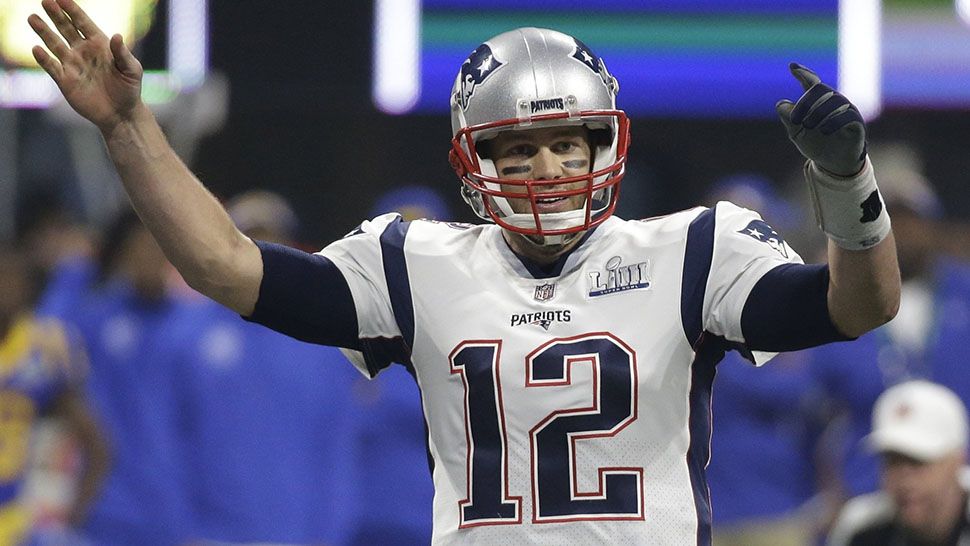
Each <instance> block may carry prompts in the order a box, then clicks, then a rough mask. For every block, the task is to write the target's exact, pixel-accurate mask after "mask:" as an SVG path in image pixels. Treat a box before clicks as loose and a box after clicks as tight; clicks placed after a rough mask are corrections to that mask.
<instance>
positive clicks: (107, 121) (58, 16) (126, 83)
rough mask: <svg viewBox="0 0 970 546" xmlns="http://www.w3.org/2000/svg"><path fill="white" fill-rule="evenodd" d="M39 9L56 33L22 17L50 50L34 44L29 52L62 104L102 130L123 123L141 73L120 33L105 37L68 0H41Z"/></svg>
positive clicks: (132, 107)
mask: <svg viewBox="0 0 970 546" xmlns="http://www.w3.org/2000/svg"><path fill="white" fill-rule="evenodd" d="M41 5H42V6H43V7H44V11H46V12H47V15H49V16H50V18H51V21H53V22H54V26H55V27H57V33H55V32H54V31H53V30H51V28H50V27H49V26H47V23H46V22H44V20H43V19H41V18H40V17H38V16H37V15H36V14H35V15H31V16H30V17H28V18H27V22H28V23H29V24H30V27H31V28H32V29H34V32H36V33H37V35H38V36H40V39H41V40H43V41H44V44H45V45H46V46H47V49H48V50H50V53H48V52H47V50H45V49H44V48H43V47H40V46H34V48H33V50H32V53H33V55H34V59H36V60H37V63H38V64H40V66H41V67H42V68H43V69H44V71H46V72H47V73H48V74H49V75H50V77H51V78H52V79H53V80H54V82H55V83H57V87H58V88H59V89H60V90H61V93H62V94H63V95H64V98H65V99H67V102H68V104H70V105H71V107H72V108H74V110H76V111H77V113H79V114H81V115H82V116H84V117H85V118H87V119H88V120H90V121H91V122H93V123H94V124H95V125H97V126H98V127H99V128H100V129H101V130H102V131H109V130H110V129H112V128H113V127H115V126H116V125H117V124H119V123H121V122H122V121H125V120H127V119H129V118H130V117H131V115H132V113H133V112H134V110H135V107H136V106H138V105H139V104H140V102H141V79H142V74H143V70H142V67H141V63H140V62H138V59H136V58H135V56H134V55H132V53H131V51H130V50H129V49H128V47H127V46H125V44H124V41H123V40H122V38H121V35H120V34H115V35H114V36H112V37H111V38H110V39H109V38H108V37H107V36H105V34H104V33H103V32H101V29H99V28H98V26H97V25H95V24H94V22H93V21H91V19H90V18H89V17H88V15H87V14H86V13H84V10H82V9H81V8H80V6H78V5H77V3H75V2H74V0H43V1H42V2H41ZM58 34H59V35H58ZM51 53H53V56H51Z"/></svg>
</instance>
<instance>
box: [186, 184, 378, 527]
mask: <svg viewBox="0 0 970 546" xmlns="http://www.w3.org/2000/svg"><path fill="white" fill-rule="evenodd" d="M227 209H228V211H229V214H230V215H231V216H232V218H233V220H234V221H235V222H236V225H237V226H239V228H240V229H241V230H242V231H243V232H244V233H246V234H247V235H248V236H250V237H252V238H255V239H261V240H265V241H272V242H276V243H283V244H292V242H293V238H294V235H295V233H296V229H297V219H296V216H295V214H294V213H293V211H292V209H291V208H290V206H289V205H288V204H287V203H286V201H284V200H283V199H282V198H281V197H280V196H278V195H276V194H274V193H270V192H265V191H256V192H248V193H245V194H243V195H240V196H238V197H236V198H234V199H232V200H230V201H229V202H228V203H227ZM175 322H176V323H177V324H176V325H175V326H173V328H175V329H176V330H177V331H178V332H179V333H178V334H176V335H175V336H174V337H175V338H176V339H177V340H178V341H177V344H176V345H173V346H172V347H170V348H169V349H168V350H170V351H172V352H173V353H174V355H175V361H176V364H175V366H174V368H173V370H174V373H175V376H176V382H177V384H178V396H179V400H180V402H179V404H178V405H179V409H180V417H179V420H180V425H179V426H180V429H181V431H182V436H183V438H182V444H183V445H184V446H185V454H186V458H185V464H186V468H187V469H188V488H189V499H190V500H189V502H190V509H191V511H192V513H193V514H194V519H195V527H194V529H193V532H192V534H193V537H194V538H195V539H197V540H201V541H213V542H217V543H219V544H226V543H230V542H231V543H237V542H238V543H242V542H247V543H250V542H272V543H287V544H346V543H347V541H348V540H349V539H348V538H347V535H348V534H349V533H350V529H349V527H350V524H351V523H352V518H353V517H354V515H355V509H356V506H357V501H356V496H355V494H356V492H357V488H358V487H359V483H360V478H359V477H358V476H356V475H355V472H354V464H355V461H353V460H352V459H351V457H352V456H353V455H354V453H353V446H352V442H351V425H352V424H353V422H355V421H359V420H361V416H360V415H359V414H358V412H356V411H355V410H354V409H353V407H352V402H351V397H352V391H351V385H352V384H353V382H354V381H355V378H356V377H357V376H359V373H358V372H356V371H355V370H354V369H353V367H352V366H351V365H350V363H349V362H347V360H346V358H344V357H343V355H342V354H341V353H340V351H339V350H338V349H335V348H332V347H324V346H320V345H311V344H309V343H304V342H300V341H297V340H295V339H292V338H289V337H286V336H284V335H283V334H279V333H277V332H274V331H272V330H270V329H268V328H265V327H263V326H261V325H258V324H252V323H248V322H246V321H244V320H242V319H241V318H240V317H239V315H237V314H235V313H233V312H232V311H231V310H229V309H227V308H226V307H223V306H222V305H219V304H217V303H215V302H213V301H211V300H208V299H206V300H204V301H201V302H200V304H199V305H195V306H191V307H187V308H186V309H185V312H184V313H182V314H181V315H180V316H179V317H178V318H177V319H176V321H175ZM363 424H364V425H367V426H369V425H370V423H363ZM381 451H383V448H380V449H378V450H376V451H374V452H370V453H368V454H367V455H368V457H367V458H366V459H365V460H366V461H367V462H368V463H369V462H371V461H372V460H373V459H374V458H382V457H375V453H380V452H381Z"/></svg>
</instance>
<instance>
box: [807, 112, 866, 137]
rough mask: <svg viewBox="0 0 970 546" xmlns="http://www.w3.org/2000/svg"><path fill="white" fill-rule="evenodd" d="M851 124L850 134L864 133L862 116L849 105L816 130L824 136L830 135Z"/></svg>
mask: <svg viewBox="0 0 970 546" xmlns="http://www.w3.org/2000/svg"><path fill="white" fill-rule="evenodd" d="M853 124H854V127H853V128H852V130H851V132H852V133H855V132H857V131H864V127H865V122H864V121H863V120H862V114H860V113H859V110H857V109H856V108H855V107H854V106H852V105H849V106H848V107H847V108H846V109H845V110H842V111H840V112H836V113H834V114H833V115H831V116H829V118H828V119H826V120H824V121H823V122H822V124H821V125H819V127H818V130H819V131H821V133H822V134H824V135H830V134H832V133H834V132H836V131H838V130H839V129H842V128H843V127H848V126H850V125H853Z"/></svg>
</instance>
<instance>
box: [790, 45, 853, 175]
mask: <svg viewBox="0 0 970 546" xmlns="http://www.w3.org/2000/svg"><path fill="white" fill-rule="evenodd" d="M788 68H789V69H790V70H791V73H792V75H793V76H795V78H796V79H797V80H798V81H799V82H800V83H801V84H802V88H803V89H804V90H805V94H803V95H802V96H801V98H800V99H798V102H797V103H794V104H793V103H792V102H791V101H790V100H780V101H778V103H777V104H775V110H777V111H778V117H780V118H781V122H782V123H783V124H784V125H785V129H787V130H788V138H790V139H791V141H792V142H794V143H795V146H796V147H797V148H798V151H799V152H801V153H802V155H803V156H805V158H806V159H810V160H811V161H813V162H815V164H816V165H817V166H818V167H819V168H821V169H822V170H824V171H827V172H829V173H831V174H835V175H838V176H844V177H851V176H854V175H856V174H858V173H859V171H861V170H862V167H863V166H864V165H865V160H866V124H865V122H864V121H863V120H862V114H860V113H859V109H858V108H856V107H855V105H853V104H852V103H851V102H849V99H847V98H845V97H844V96H842V95H841V94H840V93H839V92H837V91H835V90H834V89H832V88H831V87H829V86H827V85H825V84H824V83H822V82H821V80H820V79H819V77H818V75H816V74H815V73H814V72H812V71H811V70H809V69H808V68H805V67H804V66H802V65H800V64H798V63H791V64H790V65H789V67H788Z"/></svg>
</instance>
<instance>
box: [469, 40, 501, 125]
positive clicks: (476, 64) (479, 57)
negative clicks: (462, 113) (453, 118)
mask: <svg viewBox="0 0 970 546" xmlns="http://www.w3.org/2000/svg"><path fill="white" fill-rule="evenodd" d="M504 64H505V63H503V62H500V61H499V60H498V59H496V58H495V55H493V54H492V48H490V47H488V44H482V45H480V46H478V47H477V48H476V49H475V51H472V54H471V55H469V56H468V58H467V59H465V62H464V63H462V65H461V89H459V92H458V93H459V95H458V104H460V105H461V109H462V110H465V109H467V108H468V99H470V98H471V96H472V95H473V94H474V93H475V87H477V86H479V85H481V83H482V82H484V81H485V79H486V78H488V77H489V76H491V75H492V73H493V72H495V71H496V70H498V69H499V68H501V67H502V66H503V65H504Z"/></svg>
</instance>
